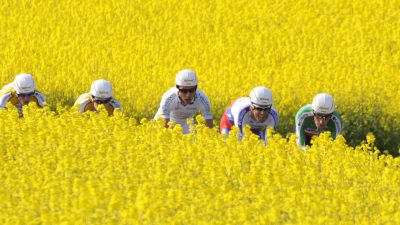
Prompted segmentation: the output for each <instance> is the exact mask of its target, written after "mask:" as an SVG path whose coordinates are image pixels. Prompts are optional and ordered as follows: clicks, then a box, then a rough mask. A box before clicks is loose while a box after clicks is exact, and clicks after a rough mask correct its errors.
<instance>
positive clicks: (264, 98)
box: [250, 86, 273, 122]
mask: <svg viewBox="0 0 400 225" xmlns="http://www.w3.org/2000/svg"><path fill="white" fill-rule="evenodd" d="M250 101H251V106H250V111H251V116H252V118H253V119H254V120H256V121H257V122H264V121H265V120H266V119H267V118H268V115H269V112H270V110H271V107H272V102H273V99H272V93H271V91H270V90H269V89H268V88H266V87H262V86H258V87H255V88H253V90H251V92H250Z"/></svg>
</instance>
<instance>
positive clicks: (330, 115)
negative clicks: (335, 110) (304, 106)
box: [314, 112, 332, 120]
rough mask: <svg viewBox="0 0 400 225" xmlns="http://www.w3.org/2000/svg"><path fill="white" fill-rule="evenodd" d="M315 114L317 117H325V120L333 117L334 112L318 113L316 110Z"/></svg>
mask: <svg viewBox="0 0 400 225" xmlns="http://www.w3.org/2000/svg"><path fill="white" fill-rule="evenodd" d="M314 116H315V117H316V118H317V119H324V120H329V119H330V118H331V117H332V114H318V113H315V112H314Z"/></svg>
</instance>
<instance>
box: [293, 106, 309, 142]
mask: <svg viewBox="0 0 400 225" xmlns="http://www.w3.org/2000/svg"><path fill="white" fill-rule="evenodd" d="M310 108H311V106H310V105H306V106H303V107H302V108H300V110H299V111H298V112H297V113H296V117H295V123H296V136H297V145H301V146H304V145H305V143H306V137H305V134H304V129H305V123H304V122H305V120H306V118H308V117H310V116H311V114H312V112H311V111H310Z"/></svg>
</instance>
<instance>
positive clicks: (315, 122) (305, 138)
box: [295, 93, 343, 147]
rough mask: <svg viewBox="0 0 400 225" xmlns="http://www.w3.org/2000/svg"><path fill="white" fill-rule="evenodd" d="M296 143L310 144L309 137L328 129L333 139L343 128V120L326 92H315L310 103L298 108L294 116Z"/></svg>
mask: <svg viewBox="0 0 400 225" xmlns="http://www.w3.org/2000/svg"><path fill="white" fill-rule="evenodd" d="M295 123H296V135H297V144H298V145H301V146H303V147H304V146H305V145H310V144H311V138H312V137H313V136H316V135H319V134H320V133H322V132H324V131H330V132H331V135H332V138H333V139H335V138H336V137H337V136H338V135H339V134H340V133H341V132H342V130H343V121H342V119H341V118H340V116H339V114H338V113H337V112H336V111H335V106H334V102H333V97H332V96H331V95H329V94H326V93H319V94H317V95H316V96H315V97H314V99H313V102H312V104H307V105H305V106H303V107H302V108H300V110H299V111H298V112H297V114H296V117H295Z"/></svg>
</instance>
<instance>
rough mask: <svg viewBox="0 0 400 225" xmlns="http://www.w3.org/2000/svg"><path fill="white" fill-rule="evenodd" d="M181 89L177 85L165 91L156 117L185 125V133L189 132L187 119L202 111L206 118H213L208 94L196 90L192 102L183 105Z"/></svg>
mask: <svg viewBox="0 0 400 225" xmlns="http://www.w3.org/2000/svg"><path fill="white" fill-rule="evenodd" d="M178 92H179V90H178V89H177V88H176V87H173V88H171V89H169V90H168V91H167V92H165V93H164V95H163V97H162V99H161V103H160V108H159V109H158V111H157V113H156V115H155V116H154V119H155V120H157V119H158V118H164V119H169V120H170V121H172V122H176V123H177V124H180V125H181V126H182V127H183V133H184V134H187V133H189V125H188V124H187V122H186V120H187V119H190V118H193V116H194V115H195V114H196V113H197V112H198V111H200V112H201V115H202V116H203V117H204V119H206V120H207V119H212V118H213V116H212V113H211V105H210V101H209V100H208V98H207V96H206V95H205V94H204V93H203V92H202V91H201V90H199V89H197V90H196V94H195V95H194V98H193V101H192V102H191V103H190V104H187V105H185V106H184V105H183V104H182V103H181V100H180V98H179V96H178Z"/></svg>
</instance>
